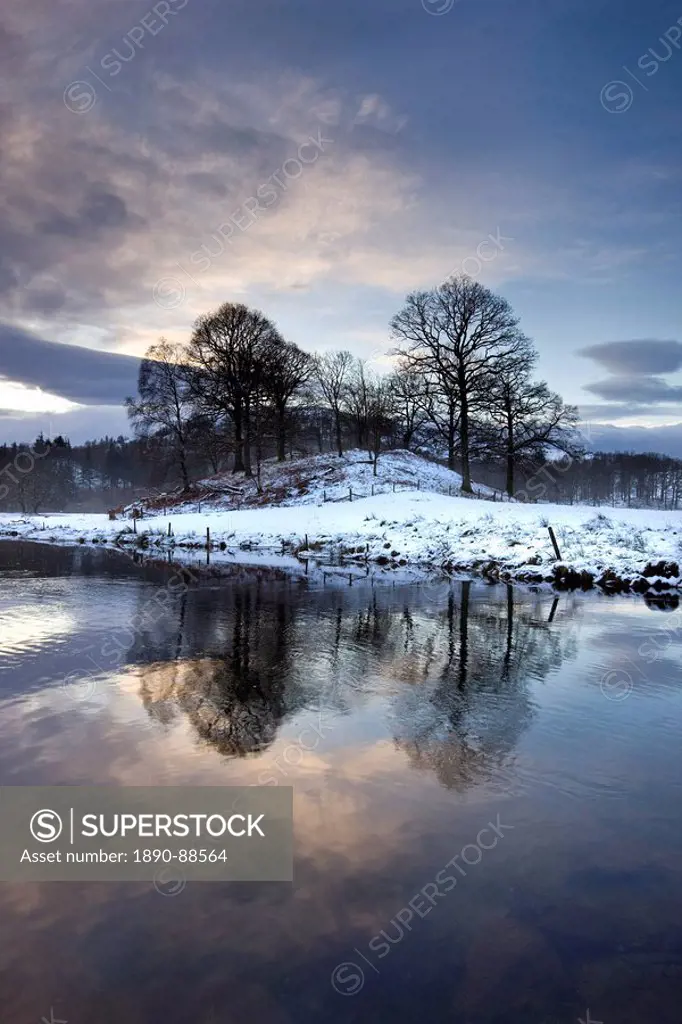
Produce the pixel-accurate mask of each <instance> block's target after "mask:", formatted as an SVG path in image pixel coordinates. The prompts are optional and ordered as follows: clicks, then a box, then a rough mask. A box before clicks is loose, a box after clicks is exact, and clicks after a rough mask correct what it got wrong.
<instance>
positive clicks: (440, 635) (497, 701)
mask: <svg viewBox="0 0 682 1024" xmlns="http://www.w3.org/2000/svg"><path fill="white" fill-rule="evenodd" d="M564 600H565V606H562V607H564V611H563V612H562V613H560V616H559V619H560V621H557V622H555V621H554V620H555V617H556V615H557V601H556V600H555V601H554V602H553V603H552V602H551V601H548V600H547V598H546V597H538V596H533V595H529V594H528V593H527V592H523V591H516V590H514V589H513V588H512V587H508V588H507V589H506V592H503V591H501V590H500V588H489V587H488V588H486V587H484V586H483V585H481V584H472V583H471V582H467V581H465V582H463V583H460V584H457V585H452V586H447V585H445V586H443V587H442V588H440V589H439V588H431V589H426V590H420V589H419V588H412V589H407V588H406V589H405V590H404V591H402V592H394V591H391V590H383V591H382V590H380V589H378V588H377V589H374V590H372V589H369V588H368V589H365V590H363V591H360V590H354V591H353V592H352V593H351V592H349V591H336V592H319V591H312V592H296V591H293V590H291V589H290V588H289V589H288V588H287V587H286V586H282V585H279V586H276V587H275V586H269V585H268V583H267V580H265V579H259V580H258V581H257V582H256V583H255V584H245V583H244V582H243V581H242V582H239V583H235V584H234V585H232V586H227V587H223V588H220V589H211V590H207V591H203V592H202V591H201V589H199V590H197V591H190V592H189V593H188V594H185V595H183V598H182V600H181V601H180V602H179V604H178V607H177V609H176V614H175V617H174V619H173V622H172V624H171V623H170V622H169V623H167V624H166V638H165V641H164V640H163V638H161V637H160V636H157V637H156V639H155V655H156V660H155V662H154V663H153V664H150V665H147V666H145V667H143V668H142V669H141V675H142V682H141V697H142V700H143V703H144V706H145V708H146V709H147V710H148V712H149V714H150V715H152V716H153V717H154V718H155V719H157V720H160V721H167V722H170V721H171V720H173V719H175V718H177V716H178V715H184V716H186V718H187V719H188V720H189V722H190V723H191V725H192V727H193V728H194V729H195V730H196V732H197V734H198V735H199V736H200V737H201V738H202V739H203V740H205V741H206V742H209V743H211V744H212V745H213V746H215V747H216V749H217V750H219V751H220V752H221V753H223V754H225V755H228V756H233V757H234V756H236V757H245V756H248V755H250V754H254V753H257V752H259V751H262V750H263V749H264V748H265V747H267V746H268V745H269V744H271V743H272V742H273V741H274V739H275V738H276V736H277V732H278V730H279V728H280V726H281V724H282V723H283V721H284V720H285V719H286V718H287V716H290V715H293V714H294V713H296V712H297V711H298V710H300V709H302V708H304V707H307V708H320V707H324V708H326V709H328V710H329V711H330V712H331V713H344V712H349V711H353V710H357V709H359V708H361V707H362V706H363V705H364V704H366V703H367V701H369V700H370V699H374V698H377V697H379V698H381V699H382V700H384V701H385V702H386V704H387V707H388V717H389V720H390V723H391V728H392V732H393V736H394V740H395V743H396V745H397V747H398V749H400V750H402V751H404V753H405V754H406V756H407V757H408V759H409V761H410V763H411V764H412V765H414V766H415V767H416V768H420V769H423V768H426V769H428V770H430V771H433V772H435V774H436V776H437V777H438V779H439V780H440V782H441V783H442V784H443V785H444V786H447V787H448V788H453V789H464V788H466V787H468V786H470V785H472V784H474V783H479V782H481V781H484V780H485V779H486V778H487V777H489V776H490V775H491V774H492V773H496V772H499V771H500V769H501V768H502V767H503V766H504V764H505V762H506V761H507V760H508V758H509V756H510V754H511V752H512V751H513V750H514V748H515V747H516V745H517V744H518V742H519V738H520V736H521V735H522V733H523V731H524V730H525V729H526V728H527V727H528V725H529V724H530V722H531V721H532V719H533V714H534V708H533V702H532V699H531V696H530V685H529V683H530V681H531V680H532V679H537V678H544V677H545V676H547V675H548V673H550V672H551V671H552V670H554V669H555V668H558V666H559V665H561V663H562V661H563V660H564V659H565V658H567V657H571V656H573V654H574V653H575V649H576V637H575V631H573V630H571V628H570V620H571V611H570V609H571V607H572V606H571V599H570V598H569V597H566V598H565V599H564ZM565 609H568V612H566V610H565Z"/></svg>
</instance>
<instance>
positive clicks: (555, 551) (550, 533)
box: [547, 526, 561, 562]
mask: <svg viewBox="0 0 682 1024" xmlns="http://www.w3.org/2000/svg"><path fill="white" fill-rule="evenodd" d="M547 529H548V530H549V537H550V540H551V541H552V546H553V548H554V554H555V555H556V557H557V561H559V562H560V561H561V552H560V551H559V545H558V544H557V542H556V537H555V536H554V530H553V529H552V527H551V526H548V527H547Z"/></svg>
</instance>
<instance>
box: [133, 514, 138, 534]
mask: <svg viewBox="0 0 682 1024" xmlns="http://www.w3.org/2000/svg"><path fill="white" fill-rule="evenodd" d="M133 533H137V516H136V515H133Z"/></svg>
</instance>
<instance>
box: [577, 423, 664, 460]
mask: <svg viewBox="0 0 682 1024" xmlns="http://www.w3.org/2000/svg"><path fill="white" fill-rule="evenodd" d="M589 445H590V447H591V448H592V450H593V451H600V452H660V454H661V455H670V456H672V458H675V459H680V458H682V423H674V424H672V425H670V426H667V427H617V426H615V425H614V424H611V423H605V424H598V425H596V426H593V427H591V429H590V431H589Z"/></svg>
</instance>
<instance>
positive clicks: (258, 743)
mask: <svg viewBox="0 0 682 1024" xmlns="http://www.w3.org/2000/svg"><path fill="white" fill-rule="evenodd" d="M173 571H174V570H173V569H172V568H171V567H163V566H151V567H150V566H146V567H145V566H139V565H133V564H132V563H131V562H128V561H126V560H124V559H118V558H116V557H115V556H114V557H112V556H110V555H109V554H102V553H97V552H92V551H90V550H87V551H82V550H77V551H75V552H73V551H67V550H65V549H47V550H46V549H36V548H33V547H30V546H28V545H24V546H22V550H21V551H19V550H18V549H17V548H14V547H13V546H11V545H8V546H4V545H0V601H4V602H5V604H4V606H0V607H2V608H3V610H4V609H9V608H12V607H15V606H19V598H21V601H22V602H23V605H22V606H23V607H24V608H27V607H30V608H33V607H35V606H37V605H39V606H40V609H41V621H43V622H45V623H52V629H51V631H42V630H36V631H34V632H33V633H32V634H31V635H27V636H25V638H24V639H23V640H21V642H18V641H17V634H15V638H14V641H12V644H11V649H9V647H10V645H9V643H8V642H7V640H5V643H6V646H5V647H4V648H2V649H0V672H2V671H3V670H4V672H3V676H2V679H3V686H4V689H3V691H2V693H1V694H0V782H2V783H3V784H28V783H35V782H52V783H57V784H76V783H85V782H89V783H99V784H108V785H134V784H141V783H144V784H153V783H158V784H164V785H165V784H170V783H174V784H181V783H185V784H190V785H192V784H193V785H202V784H211V785H231V784H259V783H260V784H264V783H267V784H270V785H293V786H294V790H295V807H296V851H297V852H296V881H295V883H294V886H293V887H287V886H274V885H270V886H267V885H263V886H236V885H211V886H201V885H194V886H188V887H187V889H186V890H185V891H184V892H183V893H182V894H181V895H180V896H178V897H177V898H175V899H163V898H161V897H160V896H159V895H158V894H157V893H156V892H155V891H154V890H153V887H152V886H151V885H149V886H141V885H129V886H122V885H118V886H103V885H102V886H97V885H82V886H65V885H62V886H60V885H54V886H47V885H43V886H36V885H34V886H27V885H25V886H7V885H1V886H0V950H1V952H0V997H1V998H2V999H3V1021H7V1022H8V1024H19V1022H22V1024H23V1022H25V1021H28V1020H40V1018H41V1017H42V1016H47V1018H48V1019H49V1012H50V1007H51V1006H53V1007H54V1008H55V1011H56V1013H55V1015H56V1016H58V1017H62V1018H64V1019H66V1020H86V1019H92V1020H97V1021H98V1022H99V1021H102V1022H104V1024H108V1022H109V1021H112V1022H113V1021H117V1022H118V1021H120V1020H122V1019H123V1020H126V1021H130V1022H132V1024H138V1022H140V1024H142V1022H145V1024H148V1022H149V1021H152V1020H167V1021H170V1022H171V1024H175V1022H176V1021H177V1022H182V1021H185V1020H192V1021H199V1022H203V1021H210V1020H213V1021H214V1022H215V1021H218V1022H220V1024H223V1022H224V1024H232V1022H235V1021H236V1022H242V1021H244V1022H246V1021H249V1024H253V1021H254V1020H258V1021H262V1022H264V1024H280V1022H282V1024H284V1022H293V1021H295V1022H296V1024H307V1022H308V1021H311V1022H312V1021H317V1020H325V1021H329V1022H332V1024H335V1022H337V1021H338V1022H341V1021H348V1020H357V1021H364V1020H374V1019H377V1018H378V1019H393V1020H395V1022H396V1024H402V1022H403V1021H404V1022H408V1021H412V1020H414V1019H418V1018H419V1017H421V1016H424V1014H425V1013H428V1014H429V1015H430V1016H431V1017H433V1018H434V1019H436V1020H441V1019H453V1020H455V1021H462V1022H465V1021H469V1022H476V1024H477V1022H480V1024H498V1022H502V1021H505V1022H511V1024H517V1022H518V1024H521V1022H524V1024H525V1022H526V1021H528V1020H533V1021H537V1022H541V1021H566V1022H567V1024H568V1022H570V1021H575V1020H577V1019H578V1017H582V1018H583V1019H585V1012H586V1007H587V1006H590V1008H591V1011H592V1017H593V1018H595V1019H597V1020H604V1021H605V1022H606V1021H609V1020H618V1021H620V1022H628V1021H635V1020H637V1021H638V1024H641V1021H642V1020H652V1019H656V1020H657V1021H663V1022H664V1024H668V1022H670V1024H673V1022H675V1024H678V1019H679V988H680V962H681V959H680V956H681V950H682V933H681V931H680V926H679V923H678V914H677V906H679V900H680V897H682V880H681V877H680V868H679V864H680V857H679V855H680V852H681V851H680V841H679V827H678V823H677V820H676V815H677V809H678V808H679V806H680V798H682V786H681V782H680V777H679V772H678V762H679V724H680V718H681V711H682V701H681V697H680V694H681V690H682V687H681V686H680V678H681V676H680V646H679V640H678V637H677V636H675V635H673V632H669V633H668V634H667V635H668V636H669V637H670V638H672V639H670V642H667V643H665V644H663V643H659V644H658V645H657V646H658V649H659V650H660V656H659V657H658V658H657V660H656V661H654V662H646V663H645V659H644V658H643V657H642V655H641V654H640V653H639V651H640V648H641V647H642V644H643V643H644V642H645V641H646V640H647V639H648V638H650V637H651V636H652V635H654V636H659V639H660V635H661V630H662V629H664V628H665V627H666V625H667V626H668V627H669V629H670V630H673V629H674V626H673V624H672V618H673V616H671V615H668V614H661V612H660V610H658V609H656V610H653V609H651V608H648V607H647V605H646V604H645V603H644V602H643V601H641V600H638V599H630V598H622V597H621V598H613V599H610V598H609V599H607V598H599V597H597V596H596V595H595V596H592V597H585V596H583V595H580V596H572V595H569V594H562V595H561V597H560V598H556V597H555V596H554V595H553V594H551V593H537V594H534V593H530V592H528V591H524V590H516V589H511V588H509V589H506V588H504V587H489V586H487V585H483V584H478V583H467V582H464V583H453V584H451V585H450V584H448V583H443V584H441V585H437V586H432V587H428V588H414V587H412V588H410V587H403V588H401V587H398V586H396V587H395V588H393V587H387V588H379V587H375V588H373V587H372V586H371V585H367V586H364V587H360V586H354V587H353V588H348V587H344V588H338V587H334V586H329V587H325V588H315V587H308V586H306V585H305V583H304V584H301V582H300V581H297V580H294V579H290V578H286V577H283V576H281V575H277V574H275V576H274V577H273V576H271V575H269V574H268V573H266V572H265V571H261V572H258V573H256V574H247V573H244V572H243V571H241V570H235V571H234V574H233V576H232V577H231V578H227V579H224V580H206V581H201V582H199V583H197V584H192V585H191V586H189V587H188V588H185V589H183V590H179V589H175V590H174V591H172V592H170V596H169V598H168V600H166V601H164V602H163V607H162V608H161V612H159V611H157V612H156V613H155V614H154V615H150V614H149V611H148V610H149V609H150V607H154V606H155V605H154V602H155V598H156V596H157V595H158V594H159V593H169V591H168V580H169V578H170V577H171V575H172V573H173ZM13 602H15V603H14V604H13ZM157 607H160V606H157ZM122 637H125V643H123V644H122V643H120V642H118V641H119V640H120V638H122ZM626 659H627V660H626ZM623 666H627V670H628V671H629V673H630V674H631V676H632V679H633V683H632V688H631V690H630V692H629V693H628V694H627V699H625V700H622V701H620V702H616V701H613V700H609V699H607V697H605V695H604V691H603V688H602V686H601V683H602V681H603V679H604V676H605V674H606V673H608V672H612V671H614V670H616V669H619V670H620V669H621V668H622V667H623ZM638 670H639V673H638ZM65 676H68V677H69V678H70V679H73V680H74V682H73V683H72V684H70V685H69V686H68V687H65V686H63V685H62V680H63V679H64V677H65ZM78 679H81V681H90V682H91V683H92V684H93V685H92V689H91V690H89V689H87V688H84V687H79V686H78ZM76 697H77V698H78V699H75V698H76ZM498 814H501V815H502V820H504V821H505V822H508V823H509V824H510V825H512V826H513V828H512V830H511V831H510V832H509V833H508V835H507V836H506V838H505V839H504V842H502V843H500V844H499V846H498V847H497V848H495V849H494V850H492V851H490V853H486V855H485V857H484V859H483V860H482V861H481V863H480V864H477V865H475V866H473V867H472V868H471V869H468V870H467V874H466V877H464V878H461V879H460V884H458V886H457V888H456V889H455V890H454V891H453V892H452V893H451V894H449V895H448V896H447V899H444V900H443V901H442V902H441V903H439V904H437V905H436V906H434V907H433V910H432V912H431V913H430V914H429V915H428V916H427V917H425V918H424V919H423V920H421V919H415V920H414V921H413V922H412V927H411V929H410V930H407V929H405V934H404V936H403V937H402V939H401V940H400V942H399V943H396V944H395V945H393V946H392V947H391V952H390V956H387V957H386V958H385V959H382V960H376V961H375V962H374V963H373V964H370V965H367V964H366V963H364V962H363V963H362V966H364V971H365V981H364V985H363V987H362V990H361V991H360V992H359V993H358V994H357V995H356V996H354V997H352V998H344V997H342V996H339V995H338V994H337V993H336V992H334V990H333V988H332V987H331V985H330V974H331V971H332V969H333V968H334V966H335V965H336V964H338V963H340V962H342V961H345V960H349V959H350V960H357V959H358V954H357V950H361V951H363V952H364V953H367V951H368V943H369V941H370V939H371V937H372V936H374V935H377V934H378V933H379V932H380V931H381V930H382V929H383V930H388V929H389V926H390V922H391V921H394V920H395V919H396V915H397V913H398V912H399V911H400V910H401V908H404V907H405V906H406V905H407V904H408V901H409V900H410V899H411V898H412V897H414V895H415V894H417V893H419V891H420V890H421V889H422V888H423V886H424V885H425V884H426V883H428V882H429V881H431V880H432V879H433V878H434V877H435V875H436V873H437V872H438V870H439V869H440V868H442V866H443V865H444V864H445V863H447V862H448V860H449V859H450V858H452V856H453V855H454V854H455V853H457V852H458V851H460V850H461V849H462V848H463V847H464V846H465V845H466V844H471V843H472V842H474V841H475V837H476V835H477V833H479V831H480V829H481V828H482V827H483V826H484V825H485V824H486V823H487V822H490V821H494V820H495V818H496V815H498ZM391 934H396V930H395V927H394V928H393V930H392V932H391ZM370 955H371V954H370Z"/></svg>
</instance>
